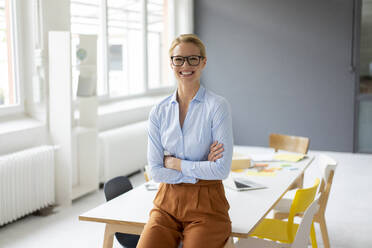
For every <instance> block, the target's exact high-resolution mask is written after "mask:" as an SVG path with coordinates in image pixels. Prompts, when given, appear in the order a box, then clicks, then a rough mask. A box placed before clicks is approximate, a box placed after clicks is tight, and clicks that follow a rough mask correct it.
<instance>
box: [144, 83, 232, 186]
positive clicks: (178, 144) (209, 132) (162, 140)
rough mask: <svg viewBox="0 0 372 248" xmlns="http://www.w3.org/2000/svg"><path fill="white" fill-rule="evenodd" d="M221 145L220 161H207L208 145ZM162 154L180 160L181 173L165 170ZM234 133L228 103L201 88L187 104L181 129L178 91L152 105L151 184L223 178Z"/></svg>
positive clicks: (149, 143)
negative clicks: (166, 153)
mask: <svg viewBox="0 0 372 248" xmlns="http://www.w3.org/2000/svg"><path fill="white" fill-rule="evenodd" d="M214 141H218V143H222V144H223V147H224V151H223V153H222V155H223V156H222V158H220V159H217V160H216V161H215V162H210V161H208V154H209V149H210V145H211V144H212V143H213V142H214ZM164 152H168V153H169V154H170V155H172V156H174V157H176V158H179V159H181V160H182V162H181V171H177V170H173V169H168V168H165V167H164ZM232 153H233V133H232V120H231V112H230V107H229V104H228V102H227V101H226V100H225V99H224V98H223V97H221V96H218V95H216V94H214V93H212V92H210V91H208V90H206V89H205V88H204V87H203V86H200V88H199V90H198V92H197V93H196V95H195V96H194V98H193V99H192V101H191V102H190V105H189V108H188V111H187V115H186V118H185V120H184V123H183V127H182V129H181V126H180V122H179V105H178V102H177V90H176V91H175V92H174V93H173V95H171V96H169V97H167V98H165V99H164V100H163V101H161V102H160V103H159V104H157V105H156V106H154V107H153V108H152V110H151V112H150V116H149V128H148V154H147V158H148V164H149V168H150V174H151V176H152V178H153V179H154V181H156V182H163V183H170V184H176V183H196V182H197V181H198V180H199V179H204V180H219V179H225V178H226V177H227V176H228V174H229V172H230V166H231V159H232Z"/></svg>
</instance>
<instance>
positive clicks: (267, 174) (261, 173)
mask: <svg viewBox="0 0 372 248" xmlns="http://www.w3.org/2000/svg"><path fill="white" fill-rule="evenodd" d="M247 176H264V177H273V176H276V172H275V171H270V172H266V171H248V172H247Z"/></svg>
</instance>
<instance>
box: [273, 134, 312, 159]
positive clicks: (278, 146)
mask: <svg viewBox="0 0 372 248" xmlns="http://www.w3.org/2000/svg"><path fill="white" fill-rule="evenodd" d="M309 144H310V139H309V138H307V137H300V136H290V135H284V134H277V133H272V134H270V137H269V147H272V148H274V149H275V151H276V152H277V151H278V150H285V151H289V152H297V153H302V154H306V153H307V151H308V150H309Z"/></svg>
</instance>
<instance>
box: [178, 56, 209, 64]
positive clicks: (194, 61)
mask: <svg viewBox="0 0 372 248" xmlns="http://www.w3.org/2000/svg"><path fill="white" fill-rule="evenodd" d="M201 59H204V57H203V56H200V55H191V56H171V60H172V64H173V65H174V66H183V64H184V63H185V60H187V63H189V65H190V66H198V65H199V64H200V60H201Z"/></svg>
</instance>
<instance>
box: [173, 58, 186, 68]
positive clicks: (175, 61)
mask: <svg viewBox="0 0 372 248" xmlns="http://www.w3.org/2000/svg"><path fill="white" fill-rule="evenodd" d="M172 62H173V64H174V65H177V66H179V65H183V62H184V58H183V57H181V56H175V57H173V58H172Z"/></svg>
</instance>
